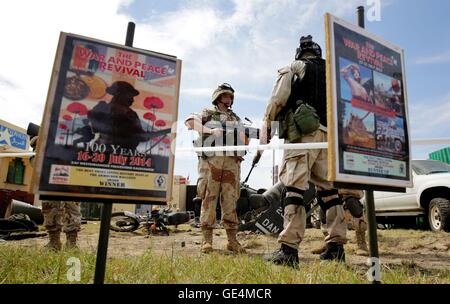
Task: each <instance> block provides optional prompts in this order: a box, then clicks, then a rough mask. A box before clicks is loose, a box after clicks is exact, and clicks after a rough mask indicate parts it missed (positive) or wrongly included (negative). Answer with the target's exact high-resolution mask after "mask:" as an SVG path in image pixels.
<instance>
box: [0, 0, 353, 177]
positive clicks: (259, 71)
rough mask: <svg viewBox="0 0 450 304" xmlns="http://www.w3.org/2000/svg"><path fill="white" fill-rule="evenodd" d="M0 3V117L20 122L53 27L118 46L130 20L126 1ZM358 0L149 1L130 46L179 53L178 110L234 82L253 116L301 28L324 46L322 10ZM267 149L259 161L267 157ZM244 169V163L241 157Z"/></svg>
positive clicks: (47, 65) (39, 95) (38, 85)
mask: <svg viewBox="0 0 450 304" xmlns="http://www.w3.org/2000/svg"><path fill="white" fill-rule="evenodd" d="M6 3H7V4H3V5H2V10H0V26H1V28H2V29H9V28H11V25H12V24H13V25H14V27H12V28H11V29H10V30H4V31H2V41H9V42H10V43H9V44H7V45H6V44H3V45H2V46H3V47H2V50H1V56H0V67H1V69H0V88H1V90H0V106H1V109H2V110H1V113H0V119H4V120H7V121H10V122H11V123H14V124H17V125H19V126H21V127H26V126H27V124H28V122H29V121H32V122H34V123H38V124H39V123H41V118H42V113H43V109H44V105H45V100H46V95H47V89H48V85H49V80H50V74H51V70H52V66H53V60H54V56H55V51H56V47H57V42H58V37H59V32H60V31H64V32H69V33H74V34H80V35H84V36H88V37H93V38H97V39H101V40H105V41H111V42H114V43H119V44H123V43H124V40H125V34H126V27H127V23H128V21H130V20H131V21H132V20H133V18H132V17H131V16H128V15H125V14H124V13H121V10H120V8H121V7H123V6H127V5H129V4H130V3H132V1H131V0H97V1H88V0H78V1H51V0H40V1H24V0H16V1H9V2H6ZM360 3H361V0H351V1H345V2H344V1H318V0H304V1H297V0H278V1H273V0H254V1H242V0H234V1H230V5H231V6H233V8H232V9H231V10H227V12H223V11H222V10H221V9H220V8H219V7H217V6H216V2H210V1H197V2H195V1H191V2H186V3H183V5H182V6H181V7H180V8H179V9H178V10H176V11H169V12H164V11H158V10H156V9H155V10H152V8H149V10H148V11H149V13H151V12H157V13H158V15H157V16H156V15H148V16H149V17H148V18H147V19H146V20H145V21H140V22H136V33H135V39H134V46H135V47H137V48H142V49H149V50H153V51H157V52H163V53H168V54H172V55H176V56H178V57H179V58H180V59H182V60H183V68H182V79H181V96H180V113H182V112H183V111H184V112H192V111H197V110H199V109H200V107H201V105H207V104H209V98H210V96H211V93H212V88H214V87H215V86H216V85H217V84H218V83H220V82H229V83H231V84H232V85H233V87H234V88H235V89H236V96H239V99H241V98H242V99H245V100H246V101H248V102H246V103H240V102H239V103H237V104H236V105H237V107H239V109H241V108H240V107H241V104H249V102H255V104H256V106H255V107H253V106H250V107H248V108H249V109H250V110H249V112H247V113H240V112H239V113H238V114H240V116H242V117H244V116H249V117H252V118H251V119H252V120H253V121H255V122H258V120H259V119H260V118H261V117H259V116H262V112H263V110H264V105H263V104H264V103H266V102H267V99H268V97H269V95H270V92H271V89H272V86H273V81H274V79H275V77H276V70H277V69H278V68H280V67H282V66H284V65H286V64H289V63H290V61H291V60H293V59H294V54H295V49H296V47H297V46H298V42H299V38H300V36H301V35H306V34H311V35H313V36H314V38H315V39H316V40H317V41H318V42H319V43H320V44H321V45H322V46H324V21H323V15H324V13H325V12H332V13H333V14H334V15H337V16H339V17H344V18H345V17H348V16H351V18H353V17H354V13H355V8H356V6H357V5H359V4H360ZM127 11H131V10H127ZM347 19H350V18H347ZM350 20H353V19H350ZM193 100H195V102H196V104H195V105H196V106H195V108H194V107H193V103H192V101H193ZM186 101H187V102H186ZM197 107H198V108H197ZM180 119H183V117H180ZM269 154H271V153H266V156H265V157H264V158H263V162H267V163H270V164H271V155H269ZM279 154H280V155H281V153H279ZM277 155H278V154H277ZM277 159H279V156H278V157H277ZM247 162H250V161H247ZM179 163H185V162H184V161H181V162H179ZM186 163H187V162H186ZM193 163H195V160H194V161H193V162H192V163H191V165H189V172H190V171H191V170H192V169H194V170H195V165H192V164H193ZM177 166H178V163H177ZM270 166H271V165H269V167H267V166H266V167H263V166H261V167H260V168H258V169H257V170H256V171H255V172H254V173H253V174H254V177H252V178H255V179H262V177H263V176H267V174H266V173H267V172H268V170H270V169H268V168H270ZM180 168H181V167H180ZM244 168H245V170H248V169H249V167H248V165H247V164H246V165H245V166H244V167H243V170H244ZM180 170H181V169H180ZM258 170H260V171H258ZM179 172H180V173H183V174H184V172H181V171H179ZM243 172H244V171H243ZM258 172H259V173H258ZM243 174H244V173H243ZM191 176H192V174H191ZM266 182H267V181H266ZM266 182H264V181H263V180H261V181H260V183H261V184H264V183H266ZM258 183H259V182H258Z"/></svg>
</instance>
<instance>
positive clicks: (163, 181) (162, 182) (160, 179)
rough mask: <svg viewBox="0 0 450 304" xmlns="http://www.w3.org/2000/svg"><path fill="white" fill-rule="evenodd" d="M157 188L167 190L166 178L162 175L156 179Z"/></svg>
mask: <svg viewBox="0 0 450 304" xmlns="http://www.w3.org/2000/svg"><path fill="white" fill-rule="evenodd" d="M155 186H156V187H158V188H165V187H166V178H165V177H164V176H162V175H158V176H157V177H156V178H155Z"/></svg>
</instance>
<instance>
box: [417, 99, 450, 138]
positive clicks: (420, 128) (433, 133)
mask: <svg viewBox="0 0 450 304" xmlns="http://www.w3.org/2000/svg"><path fill="white" fill-rule="evenodd" d="M409 117H410V122H411V129H412V130H413V132H412V138H413V139H415V138H417V139H423V138H427V137H428V138H430V137H434V138H436V137H446V138H448V137H449V130H450V127H449V122H450V93H448V94H447V95H444V96H441V97H438V98H434V99H428V100H423V101H420V102H416V103H414V104H413V105H412V106H410V109H409ZM443 126H445V127H443Z"/></svg>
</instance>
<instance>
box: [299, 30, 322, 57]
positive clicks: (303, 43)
mask: <svg viewBox="0 0 450 304" xmlns="http://www.w3.org/2000/svg"><path fill="white" fill-rule="evenodd" d="M306 52H310V53H313V54H314V55H316V56H317V57H319V58H322V49H321V48H320V45H318V44H317V43H315V42H314V41H313V40H312V36H311V35H308V36H306V37H305V36H302V38H300V46H299V47H298V48H297V52H296V53H295V60H299V59H300V58H302V56H303V54H304V53H306Z"/></svg>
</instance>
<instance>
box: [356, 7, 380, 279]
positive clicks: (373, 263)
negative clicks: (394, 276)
mask: <svg viewBox="0 0 450 304" xmlns="http://www.w3.org/2000/svg"><path fill="white" fill-rule="evenodd" d="M357 18H358V26H360V27H362V28H365V24H364V21H365V19H364V6H358V8H357ZM365 192H366V193H365V196H366V211H367V221H368V226H369V227H368V228H369V229H368V230H369V266H370V268H369V278H370V279H371V280H372V283H373V284H380V283H381V272H380V259H379V255H378V239H377V218H376V216H375V202H374V199H373V189H370V188H369V189H367V190H366V191H365Z"/></svg>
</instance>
